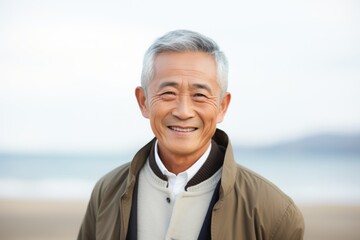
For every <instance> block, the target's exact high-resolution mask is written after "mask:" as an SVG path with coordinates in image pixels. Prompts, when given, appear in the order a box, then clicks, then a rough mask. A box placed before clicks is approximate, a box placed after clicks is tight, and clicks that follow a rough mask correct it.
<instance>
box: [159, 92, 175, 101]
mask: <svg viewBox="0 0 360 240" xmlns="http://www.w3.org/2000/svg"><path fill="white" fill-rule="evenodd" d="M160 96H161V98H162V99H164V100H173V99H175V98H176V93H175V92H172V91H166V92H163V93H161V94H160Z"/></svg>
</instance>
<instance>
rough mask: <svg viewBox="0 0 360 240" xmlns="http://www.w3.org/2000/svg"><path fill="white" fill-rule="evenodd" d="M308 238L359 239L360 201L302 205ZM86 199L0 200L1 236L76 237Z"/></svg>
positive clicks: (27, 239) (12, 239)
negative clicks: (355, 203)
mask: <svg viewBox="0 0 360 240" xmlns="http://www.w3.org/2000/svg"><path fill="white" fill-rule="evenodd" d="M300 208H301V210H302V212H303V214H304V217H305V223H306V231H305V238H304V239H306V240H325V239H326V240H335V239H336V240H340V239H341V240H358V239H360V205H310V204H307V205H300ZM85 209H86V202H82V201H79V202H76V201H9V200H6V201H5V200H0V239H2V240H35V239H36V240H67V239H76V236H77V232H78V229H79V226H80V224H81V220H82V218H83V214H84V212H85Z"/></svg>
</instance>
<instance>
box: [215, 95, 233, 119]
mask: <svg viewBox="0 0 360 240" xmlns="http://www.w3.org/2000/svg"><path fill="white" fill-rule="evenodd" d="M230 100H231V94H230V93H229V92H227V93H225V96H224V97H223V99H222V100H221V103H220V112H219V114H218V116H217V120H216V121H217V123H221V122H222V121H223V120H224V117H225V114H226V111H227V109H228V107H229V105H230Z"/></svg>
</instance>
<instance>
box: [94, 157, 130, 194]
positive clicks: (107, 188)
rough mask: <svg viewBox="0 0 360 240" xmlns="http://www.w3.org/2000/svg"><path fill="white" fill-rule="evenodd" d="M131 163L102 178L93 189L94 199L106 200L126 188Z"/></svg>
mask: <svg viewBox="0 0 360 240" xmlns="http://www.w3.org/2000/svg"><path fill="white" fill-rule="evenodd" d="M129 168H130V162H128V163H125V164H123V165H121V166H119V167H117V168H115V169H113V170H112V171H110V172H108V173H107V174H105V175H104V176H103V177H101V178H100V179H99V180H98V181H97V183H96V184H95V187H94V189H93V194H92V195H93V197H98V198H104V197H105V198H106V197H108V195H111V194H113V195H114V194H116V192H118V191H119V190H121V189H124V188H125V185H126V182H127V177H128V175H129Z"/></svg>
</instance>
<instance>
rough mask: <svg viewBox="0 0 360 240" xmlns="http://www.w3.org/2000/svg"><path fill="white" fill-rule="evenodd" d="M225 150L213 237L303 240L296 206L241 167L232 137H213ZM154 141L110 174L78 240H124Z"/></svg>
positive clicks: (218, 134)
mask: <svg viewBox="0 0 360 240" xmlns="http://www.w3.org/2000/svg"><path fill="white" fill-rule="evenodd" d="M213 139H214V140H215V142H216V143H217V144H218V145H221V146H223V147H225V148H226V152H225V159H224V165H223V169H222V177H221V186H220V193H219V200H218V202H217V203H216V204H215V206H214V208H213V211H212V220H211V236H212V239H218V240H224V239H225V240H255V239H257V240H275V239H276V240H280V239H281V240H298V239H303V234H304V220H303V217H302V214H301V212H300V211H299V209H298V208H297V207H296V205H295V204H294V202H293V201H292V200H291V199H290V198H289V197H288V196H286V195H285V194H284V193H283V192H281V190H279V189H278V188H277V187H276V186H275V185H273V184H272V183H270V182H269V181H267V180H266V179H264V178H262V177H261V176H259V175H257V174H255V173H254V172H252V171H250V170H248V169H246V168H244V167H242V166H239V165H237V164H236V162H235V160H234V156H233V151H232V147H231V144H230V141H229V140H228V137H227V135H226V134H225V133H224V132H223V131H221V130H219V129H217V130H216V133H215V135H214V137H213ZM153 143H154V140H153V141H151V142H149V143H148V144H147V145H146V146H144V147H143V148H142V149H141V150H140V151H138V152H137V154H136V155H135V157H134V159H133V160H132V162H131V163H127V164H125V165H123V166H120V167H118V168H116V169H115V170H113V171H111V172H110V173H108V174H107V175H105V176H104V177H103V178H101V179H100V180H99V181H98V182H97V184H96V185H95V187H94V190H93V193H92V195H91V199H90V202H89V204H88V208H87V211H86V214H85V217H84V219H83V222H82V225H81V228H80V232H79V235H78V240H81V239H83V240H92V239H94V240H95V239H97V240H119V239H120V240H125V239H126V234H127V230H128V223H129V218H130V211H131V205H132V195H133V190H134V186H135V181H136V179H137V175H138V173H139V172H140V169H141V168H142V167H143V165H144V163H145V162H146V160H147V158H148V155H149V152H150V150H151V147H152V145H153Z"/></svg>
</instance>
